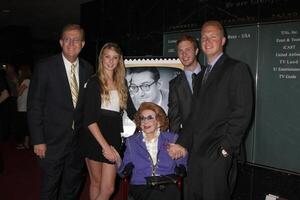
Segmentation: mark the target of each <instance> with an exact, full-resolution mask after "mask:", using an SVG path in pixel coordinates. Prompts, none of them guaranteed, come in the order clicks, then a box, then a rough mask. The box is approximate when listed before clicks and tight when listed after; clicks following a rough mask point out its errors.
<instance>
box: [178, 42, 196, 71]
mask: <svg viewBox="0 0 300 200" xmlns="http://www.w3.org/2000/svg"><path fill="white" fill-rule="evenodd" d="M177 54H178V58H179V60H180V62H181V63H182V64H183V66H184V67H185V68H193V67H194V66H196V65H197V54H198V48H197V49H195V47H194V45H193V43H192V42H190V41H188V40H184V41H181V42H180V43H179V44H178V47H177Z"/></svg>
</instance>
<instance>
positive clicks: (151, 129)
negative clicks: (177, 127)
mask: <svg viewBox="0 0 300 200" xmlns="http://www.w3.org/2000/svg"><path fill="white" fill-rule="evenodd" d="M135 123H136V125H137V127H138V128H139V132H137V133H135V134H134V135H132V136H130V137H129V138H127V139H126V150H125V152H124V158H123V160H121V158H120V156H117V157H118V159H117V162H116V165H117V166H118V171H119V173H120V174H122V173H124V169H126V170H128V169H129V168H130V167H131V168H132V173H131V179H130V186H129V194H130V195H131V196H132V197H133V198H134V199H138V200H152V199H153V200H154V199H155V200H157V199H172V200H173V199H175V200H176V199H180V191H179V189H178V187H177V184H176V183H177V181H178V177H177V175H178V174H176V173H175V172H177V173H180V176H184V173H185V171H184V170H185V167H186V162H187V156H185V157H183V158H181V159H178V160H173V159H172V158H171V157H170V156H169V154H168V147H169V144H171V143H175V142H176V139H177V137H178V135H177V134H175V133H171V132H167V131H166V130H167V128H168V119H167V116H166V114H165V112H164V110H163V109H162V108H161V107H160V106H158V105H156V104H154V103H150V102H144V103H142V104H141V105H140V107H139V109H138V112H137V113H136V115H135ZM116 154H117V152H116ZM117 155H118V154H117ZM125 173H128V172H125ZM174 183H175V184H174Z"/></svg>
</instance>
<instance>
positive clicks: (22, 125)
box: [16, 112, 29, 144]
mask: <svg viewBox="0 0 300 200" xmlns="http://www.w3.org/2000/svg"><path fill="white" fill-rule="evenodd" d="M17 129H18V131H17V132H16V142H17V143H18V144H23V143H24V138H25V136H29V129H28V125H27V112H17Z"/></svg>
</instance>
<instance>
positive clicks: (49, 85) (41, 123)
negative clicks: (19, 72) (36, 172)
mask: <svg viewBox="0 0 300 200" xmlns="http://www.w3.org/2000/svg"><path fill="white" fill-rule="evenodd" d="M59 43H60V45H61V48H62V53H61V54H57V55H54V56H52V57H50V58H47V59H45V60H43V61H42V62H40V63H38V64H37V66H36V67H35V69H34V73H33V78H32V81H31V84H30V89H29V96H28V105H27V106H28V111H27V114H28V123H29V128H30V133H31V141H32V143H33V145H34V152H35V154H36V155H37V157H38V162H39V165H40V168H41V171H42V184H41V187H42V188H41V196H40V199H64V200H66V199H76V198H77V197H76V196H77V194H78V191H79V188H80V183H81V179H82V176H81V171H82V168H83V166H84V159H83V158H82V157H81V156H80V154H79V150H78V137H79V135H80V134H79V133H80V131H81V126H82V125H81V123H82V107H83V105H82V100H83V96H84V84H85V82H86V81H87V79H88V78H89V77H90V76H91V74H92V72H93V68H92V66H91V65H90V64H88V63H87V62H86V61H84V60H83V59H80V58H78V55H79V53H80V51H81V49H82V48H83V46H84V44H85V40H84V31H83V29H81V27H80V26H79V25H76V24H70V25H67V26H65V28H64V29H63V31H62V35H61V38H60V41H59Z"/></svg>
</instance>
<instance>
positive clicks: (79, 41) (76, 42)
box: [63, 38, 81, 44]
mask: <svg viewBox="0 0 300 200" xmlns="http://www.w3.org/2000/svg"><path fill="white" fill-rule="evenodd" d="M63 41H64V43H67V44H72V43H73V44H80V43H81V39H78V38H74V39H71V38H63Z"/></svg>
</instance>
